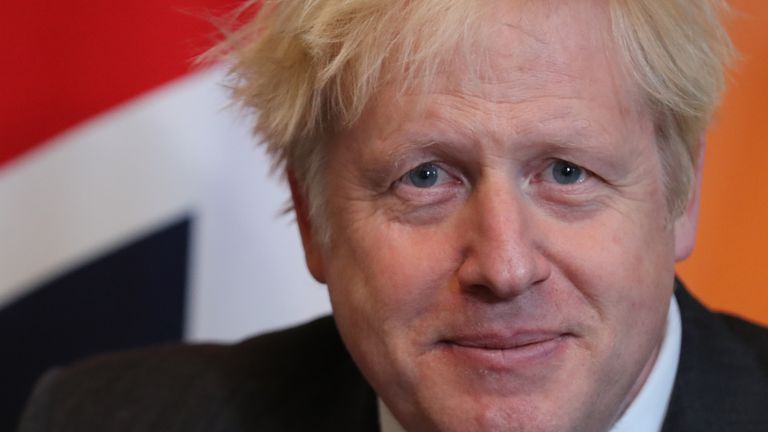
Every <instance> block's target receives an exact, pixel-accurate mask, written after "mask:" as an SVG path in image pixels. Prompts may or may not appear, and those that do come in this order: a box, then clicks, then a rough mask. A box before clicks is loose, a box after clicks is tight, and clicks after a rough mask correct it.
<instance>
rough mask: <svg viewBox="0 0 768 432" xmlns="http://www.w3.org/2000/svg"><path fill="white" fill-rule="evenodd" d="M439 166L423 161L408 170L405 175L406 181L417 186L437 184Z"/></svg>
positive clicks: (427, 186)
mask: <svg viewBox="0 0 768 432" xmlns="http://www.w3.org/2000/svg"><path fill="white" fill-rule="evenodd" d="M440 171H441V170H440V168H438V167H437V165H435V164H433V163H425V164H421V165H419V166H417V167H416V168H414V169H412V170H410V171H409V172H408V174H406V177H408V181H409V182H410V183H411V184H412V185H413V186H416V187H417V188H429V187H432V186H434V185H435V184H437V180H438V177H439V175H440Z"/></svg>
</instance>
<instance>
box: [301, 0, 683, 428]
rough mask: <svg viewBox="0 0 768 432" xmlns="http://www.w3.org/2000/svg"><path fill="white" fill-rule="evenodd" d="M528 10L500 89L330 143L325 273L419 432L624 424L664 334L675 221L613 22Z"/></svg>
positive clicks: (359, 129) (577, 13)
mask: <svg viewBox="0 0 768 432" xmlns="http://www.w3.org/2000/svg"><path fill="white" fill-rule="evenodd" d="M521 3H524V5H520V6H518V7H510V6H509V3H508V2H504V3H503V5H501V2H500V5H499V6H498V10H495V11H494V13H493V14H492V15H493V16H492V17H489V18H488V19H487V22H486V23H485V25H484V26H483V27H484V28H485V29H486V30H488V32H487V35H488V38H487V39H486V40H485V44H486V46H485V48H486V49H487V52H488V53H489V57H490V62H489V66H488V69H487V70H485V71H484V72H483V73H482V74H481V77H479V78H469V76H468V75H467V74H466V73H465V71H464V70H463V68H456V69H454V70H453V71H452V72H450V73H446V74H445V75H443V76H441V77H439V78H438V82H437V83H436V86H435V88H434V91H432V92H430V93H429V94H427V95H423V94H422V95H407V94H406V95H405V96H403V95H398V94H397V92H396V91H395V90H394V89H391V88H390V89H386V88H385V89H384V90H382V91H381V93H380V94H378V95H377V96H376V97H375V98H374V100H373V102H372V104H371V106H370V108H369V109H368V110H367V111H366V112H365V114H364V115H363V117H362V119H361V120H360V121H359V122H358V123H357V124H356V125H354V126H353V127H352V128H351V130H349V131H348V132H345V133H344V134H343V135H342V136H340V137H339V138H338V139H337V140H336V141H335V142H334V143H333V144H332V145H331V148H330V150H329V159H328V162H327V165H326V167H327V173H326V174H327V178H328V181H329V184H328V191H329V192H328V209H329V224H330V228H331V232H332V240H331V242H330V245H328V246H327V247H326V248H324V249H322V250H319V249H316V248H312V247H311V246H310V248H311V249H312V250H310V251H309V253H310V255H313V256H314V260H310V261H311V263H310V267H311V270H312V271H313V273H314V274H315V275H316V276H317V277H319V278H320V279H325V280H326V281H327V284H328V287H329V290H330V295H331V301H332V304H333V309H334V314H335V317H336V321H337V323H338V327H339V330H340V332H341V335H342V337H343V339H344V341H345V343H346V345H347V347H348V348H349V351H350V352H351V354H352V356H353V357H354V359H355V361H356V362H357V364H358V365H359V366H360V368H361V370H362V372H363V373H364V374H365V376H366V377H367V379H368V380H369V381H370V382H371V384H372V385H373V387H374V388H375V390H376V391H377V393H378V394H379V395H380V397H381V398H382V399H383V400H384V401H385V403H386V404H387V405H388V406H389V407H390V408H391V409H392V411H393V412H394V413H395V415H396V417H397V418H398V419H399V420H400V421H401V423H403V425H404V426H405V427H406V428H408V429H411V430H445V431H448V430H451V431H454V430H455V431H475V430H521V431H522V430H526V431H527V430H536V431H538V430H551V431H564V430H579V431H586V430H601V429H606V428H608V427H609V426H610V424H611V423H612V422H613V421H615V420H616V418H617V417H618V416H619V415H620V414H621V411H622V410H623V409H624V408H626V405H627V404H628V403H629V402H630V401H631V399H632V397H633V396H634V395H635V394H636V392H637V391H638V389H639V387H640V386H641V385H642V383H643V381H644V379H645V377H646V376H647V373H648V372H649V370H650V368H651V367H652V365H653V362H654V360H655V356H656V351H657V348H658V346H659V343H660V341H661V339H662V337H663V333H664V328H665V320H666V314H667V309H668V305H669V299H670V296H671V293H672V289H673V288H672V287H673V272H674V270H673V264H674V261H675V237H674V236H675V229H674V224H673V223H671V222H670V221H669V218H668V211H667V207H666V204H665V203H666V201H665V191H664V188H663V185H662V168H661V163H660V160H659V156H658V154H657V152H656V144H655V141H654V133H653V125H652V123H651V118H650V115H649V114H648V113H647V112H646V111H645V110H644V109H643V108H642V104H641V103H639V96H638V95H637V92H636V91H635V89H634V87H633V85H632V84H631V82H630V80H629V79H628V78H626V76H625V74H623V73H622V72H621V68H620V66H619V63H618V60H617V57H616V54H615V51H614V48H613V47H612V46H611V45H610V42H609V38H610V36H609V35H610V24H609V18H608V11H607V10H606V9H605V6H604V5H598V2H588V1H579V2H551V3H550V2H521ZM520 17H524V18H520ZM420 103H421V104H420Z"/></svg>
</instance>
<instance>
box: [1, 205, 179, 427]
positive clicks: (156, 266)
mask: <svg viewBox="0 0 768 432" xmlns="http://www.w3.org/2000/svg"><path fill="white" fill-rule="evenodd" d="M191 223H192V222H191V219H190V218H184V219H183V220H180V221H177V222H175V223H172V224H170V225H169V226H165V227H162V228H160V229H158V230H156V231H154V232H153V233H151V234H149V235H146V236H143V237H142V238H139V239H136V240H134V241H132V242H130V243H129V244H125V245H123V246H121V247H119V248H116V249H115V250H113V251H111V252H109V253H107V254H104V255H101V256H99V257H97V258H96V259H94V260H92V261H91V262H89V263H86V264H84V265H82V266H79V267H78V268H76V269H72V270H71V271H69V272H67V273H66V274H63V275H60V276H59V277H56V278H55V279H53V280H51V281H49V282H47V283H45V284H43V285H42V286H40V287H37V288H36V289H33V290H30V293H29V294H28V295H26V296H25V297H23V298H21V299H19V300H17V301H16V302H14V303H12V304H10V305H8V306H7V307H6V308H4V309H2V310H0V340H2V341H3V342H2V344H3V345H2V346H3V350H2V351H3V352H2V354H0V358H1V359H2V369H0V383H2V386H0V430H2V431H11V430H14V429H15V425H16V422H17V421H18V417H19V414H20V411H21V409H22V407H23V405H24V402H25V401H26V399H27V397H28V396H29V393H30V391H31V389H32V386H33V385H34V382H35V380H36V379H37V378H38V377H39V376H40V375H41V374H42V373H43V372H44V371H45V370H47V369H49V368H51V367H53V366H58V365H66V364H68V363H71V362H72V361H74V360H76V359H79V358H82V357H85V356H89V355H92V354H96V353H99V352H104V351H113V350H122V349H129V348H135V347H139V346H145V345H151V344H158V343H163V342H169V341H178V340H180V339H181V337H182V335H183V325H184V310H185V303H186V292H187V274H188V256H189V245H190V238H189V236H190V227H191Z"/></svg>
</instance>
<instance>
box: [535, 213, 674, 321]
mask: <svg viewBox="0 0 768 432" xmlns="http://www.w3.org/2000/svg"><path fill="white" fill-rule="evenodd" d="M641 210H643V211H640V210H634V211H633V212H632V213H631V214H632V215H633V216H630V217H628V213H627V212H622V213H619V212H607V213H605V214H604V215H602V216H601V217H599V218H596V219H594V220H591V221H588V222H584V223H582V224H581V226H580V227H579V228H578V229H574V228H573V227H565V228H564V227H560V228H559V229H557V230H552V232H553V235H552V236H551V238H552V239H553V240H552V242H551V243H550V244H552V245H553V246H552V249H550V254H551V260H552V261H553V262H555V263H556V264H555V265H556V267H557V268H559V270H560V271H561V272H562V273H563V277H564V278H565V279H567V280H568V281H569V282H570V283H571V284H572V285H573V286H575V287H576V288H577V289H576V292H577V293H578V295H580V296H581V297H582V299H583V300H584V301H586V302H588V303H590V304H591V305H592V307H593V308H594V309H596V310H597V312H598V314H599V315H600V316H601V318H602V319H603V320H607V321H614V322H615V321H619V322H622V321H633V318H632V317H636V316H638V315H639V314H642V313H645V312H648V313H650V314H652V315H653V316H655V315H658V314H659V310H660V305H665V304H666V301H665V297H668V296H669V295H670V294H671V292H672V286H673V277H674V266H673V264H672V263H673V262H674V260H673V257H674V246H673V245H674V242H673V233H672V231H671V230H670V229H669V228H668V227H667V226H665V224H664V221H663V219H661V218H658V217H656V216H655V215H652V209H648V210H646V209H641ZM569 245H570V246H569ZM638 327H639V326H638Z"/></svg>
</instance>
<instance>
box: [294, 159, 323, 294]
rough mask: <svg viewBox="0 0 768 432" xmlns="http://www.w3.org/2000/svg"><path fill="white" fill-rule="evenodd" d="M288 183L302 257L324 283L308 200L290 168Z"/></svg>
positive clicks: (321, 262)
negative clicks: (299, 236)
mask: <svg viewBox="0 0 768 432" xmlns="http://www.w3.org/2000/svg"><path fill="white" fill-rule="evenodd" d="M288 184H289V185H290V187H291V198H292V199H293V208H294V211H295V212H296V223H297V224H298V225H299V233H300V234H301V243H302V245H303V246H304V259H305V260H306V261H307V268H308V269H309V273H310V274H312V277H314V278H315V279H316V280H317V281H318V282H320V283H325V263H324V262H323V254H322V250H321V248H320V247H318V246H317V244H316V242H315V241H314V231H313V230H312V222H311V221H310V219H309V202H308V201H307V199H306V197H305V196H304V193H303V192H302V190H301V188H300V187H299V184H298V182H297V181H296V176H294V175H293V171H291V170H288Z"/></svg>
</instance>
